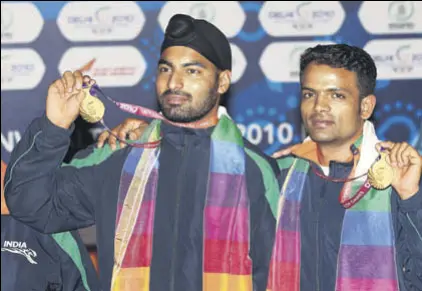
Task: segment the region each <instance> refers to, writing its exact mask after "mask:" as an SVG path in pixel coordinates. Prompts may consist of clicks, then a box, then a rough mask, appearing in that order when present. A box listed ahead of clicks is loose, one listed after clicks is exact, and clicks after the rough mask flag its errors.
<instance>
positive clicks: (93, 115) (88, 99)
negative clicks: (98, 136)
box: [79, 87, 105, 123]
mask: <svg viewBox="0 0 422 291" xmlns="http://www.w3.org/2000/svg"><path fill="white" fill-rule="evenodd" d="M83 90H84V91H85V94H86V95H85V99H84V100H83V101H82V103H81V106H80V107H79V113H80V115H81V116H82V118H83V119H84V120H86V121H87V122H90V123H96V122H98V121H100V120H101V119H102V118H103V116H104V112H105V106H104V104H103V102H101V100H100V99H98V98H97V97H94V96H92V95H91V94H90V93H89V90H90V87H88V88H85V89H83Z"/></svg>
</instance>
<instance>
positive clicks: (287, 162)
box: [267, 123, 399, 291]
mask: <svg viewBox="0 0 422 291" xmlns="http://www.w3.org/2000/svg"><path fill="white" fill-rule="evenodd" d="M376 142H377V139H376V138H375V133H374V130H373V127H372V124H368V123H367V124H365V127H364V136H363V143H362V147H361V153H362V155H361V158H360V160H364V162H363V163H366V165H364V166H363V167H362V166H361V165H359V164H358V166H357V169H356V170H355V169H354V170H353V171H352V174H351V176H354V175H356V176H357V175H359V172H361V171H365V169H366V170H367V168H368V167H369V165H370V164H371V163H372V162H373V161H374V159H375V157H374V155H376V153H374V151H375V144H376ZM306 144H307V145H306V146H307V147H308V149H309V147H310V148H312V149H313V150H311V151H315V148H316V146H315V144H314V143H313V142H312V141H310V142H308V143H306ZM308 153H309V151H308ZM368 153H369V156H368ZM368 162H369V163H368ZM309 163H310V162H309V160H308V159H305V158H291V157H290V158H286V159H284V160H283V161H282V162H281V164H284V166H283V167H284V168H287V167H289V170H288V175H287V178H286V180H285V182H284V184H283V186H282V189H281V192H280V197H279V202H278V209H277V230H276V237H275V243H274V248H273V255H272V261H271V266H270V274H269V280H268V287H267V290H268V291H299V290H300V266H301V233H300V208H301V200H302V196H303V189H304V184H305V180H306V177H307V174H308V171H309V168H310V164H309ZM362 183H364V179H363V180H362V179H359V180H355V181H352V182H349V183H345V185H344V190H345V191H346V193H349V195H350V194H351V195H353V194H354V193H356V192H357V190H358V189H359V188H360V187H361V186H362ZM390 195H391V187H390V188H387V189H385V190H382V191H379V190H376V189H373V188H371V189H370V190H369V191H368V193H367V194H366V195H365V196H364V197H363V198H362V199H361V200H360V201H359V202H358V203H357V204H355V205H354V206H353V207H351V208H349V209H346V211H345V215H344V219H343V226H342V233H341V241H340V249H339V254H338V263H337V274H336V288H335V290H336V291H353V290H356V291H357V290H365V291H379V290H383V291H397V290H399V287H398V278H397V269H396V263H395V240H394V233H393V223H392V216H391V202H390Z"/></svg>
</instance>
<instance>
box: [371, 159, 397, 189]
mask: <svg viewBox="0 0 422 291" xmlns="http://www.w3.org/2000/svg"><path fill="white" fill-rule="evenodd" d="M393 178H394V169H393V168H392V167H391V166H390V165H389V164H388V163H387V154H386V153H381V157H380V158H379V160H378V161H377V162H376V163H374V164H373V165H372V166H371V168H370V169H369V171H368V181H369V183H370V184H371V186H372V187H374V188H376V189H379V190H382V189H385V188H387V187H388V186H390V185H391V183H392V182H393Z"/></svg>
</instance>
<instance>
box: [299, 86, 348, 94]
mask: <svg viewBox="0 0 422 291" xmlns="http://www.w3.org/2000/svg"><path fill="white" fill-rule="evenodd" d="M302 90H308V91H311V92H316V90H315V89H312V88H309V87H306V86H303V87H302ZM325 91H328V92H339V91H344V92H347V93H349V94H352V92H350V90H348V89H346V88H337V87H334V88H328V89H327V90H325Z"/></svg>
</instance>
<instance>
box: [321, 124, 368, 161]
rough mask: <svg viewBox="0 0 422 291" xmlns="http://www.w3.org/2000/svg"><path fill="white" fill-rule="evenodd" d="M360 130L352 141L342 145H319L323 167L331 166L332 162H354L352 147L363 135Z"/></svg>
mask: <svg viewBox="0 0 422 291" xmlns="http://www.w3.org/2000/svg"><path fill="white" fill-rule="evenodd" d="M362 133H363V130H360V131H359V132H358V133H357V134H356V135H355V136H354V137H353V138H352V139H350V140H349V141H347V142H344V143H342V144H322V143H319V144H317V151H318V159H319V163H320V164H321V166H329V164H330V161H336V162H340V163H347V162H350V161H352V160H353V153H352V151H351V148H350V147H351V145H352V144H354V143H355V142H356V141H357V140H358V139H359V137H360V136H361V135H362Z"/></svg>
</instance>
